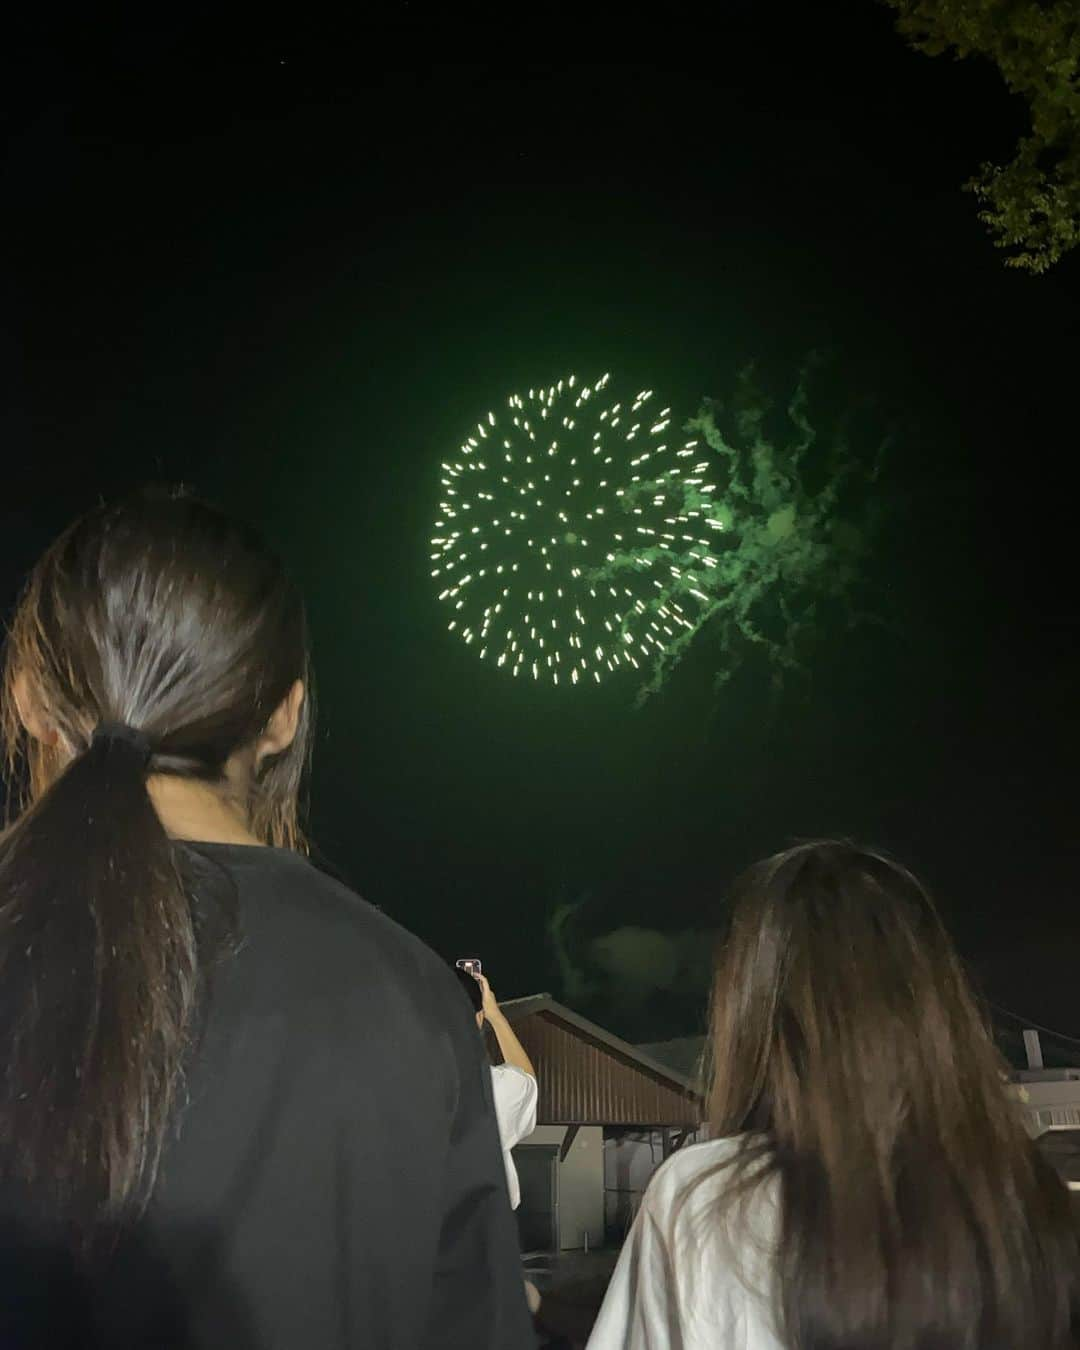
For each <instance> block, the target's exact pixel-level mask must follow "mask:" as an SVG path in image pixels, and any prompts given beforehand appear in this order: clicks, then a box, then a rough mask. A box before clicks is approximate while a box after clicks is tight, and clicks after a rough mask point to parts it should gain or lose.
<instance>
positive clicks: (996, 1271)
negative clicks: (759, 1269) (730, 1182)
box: [709, 842, 1080, 1350]
mask: <svg viewBox="0 0 1080 1350" xmlns="http://www.w3.org/2000/svg"><path fill="white" fill-rule="evenodd" d="M711 1053H712V1059H713V1066H712V1086H711V1093H710V1111H709V1114H710V1123H711V1125H712V1128H713V1132H714V1133H718V1134H724V1135H737V1134H743V1135H745V1136H746V1147H745V1149H744V1150H743V1153H742V1155H741V1166H742V1169H743V1181H742V1184H743V1185H752V1184H754V1179H758V1180H760V1179H762V1178H764V1177H765V1176H769V1175H773V1176H776V1177H777V1179H778V1182H779V1187H780V1196H781V1214H782V1218H781V1240H780V1249H779V1270H778V1286H777V1287H778V1289H779V1290H780V1291H781V1294H780V1298H781V1300H782V1308H781V1314H782V1320H783V1324H784V1326H785V1328H786V1335H787V1340H788V1343H789V1344H790V1345H792V1346H805V1347H811V1346H812V1347H814V1350H842V1348H843V1350H849V1347H860V1348H861V1347H873V1348H874V1350H900V1348H901V1347H905V1348H906V1347H915V1346H931V1345H932V1346H934V1347H935V1350H968V1348H969V1347H970V1348H971V1350H976V1348H978V1350H983V1348H984V1347H985V1350H990V1348H991V1347H994V1350H996V1348H997V1347H1016V1348H1017V1350H1019V1347H1022V1346H1032V1347H1034V1346H1036V1345H1038V1346H1040V1347H1044V1348H1045V1350H1059V1348H1063V1347H1065V1346H1072V1345H1073V1344H1075V1341H1074V1339H1073V1337H1074V1335H1075V1332H1076V1328H1075V1325H1074V1321H1073V1319H1074V1317H1075V1315H1076V1307H1077V1288H1078V1283H1077V1282H1078V1278H1080V1265H1078V1261H1080V1250H1078V1246H1077V1239H1076V1234H1075V1231H1074V1228H1073V1225H1072V1221H1071V1217H1070V1213H1069V1205H1068V1196H1067V1193H1066V1191H1065V1189H1064V1187H1063V1186H1062V1184H1061V1182H1060V1181H1059V1179H1058V1178H1057V1177H1056V1175H1055V1174H1054V1173H1053V1172H1052V1171H1051V1170H1050V1169H1049V1167H1048V1166H1046V1165H1045V1164H1044V1163H1043V1162H1042V1160H1041V1158H1040V1157H1039V1155H1038V1153H1037V1151H1036V1149H1035V1148H1034V1146H1033V1145H1032V1144H1031V1142H1030V1141H1029V1140H1028V1138H1027V1136H1026V1133H1025V1132H1024V1129H1023V1127H1022V1124H1021V1122H1020V1119H1019V1116H1018V1115H1017V1113H1016V1112H1015V1108H1014V1107H1013V1105H1012V1103H1011V1102H1010V1101H1009V1100H1008V1098H1007V1096H1006V1094H1005V1092H1004V1088H1003V1083H1002V1076H1003V1071H1004V1064H1003V1063H1002V1062H1001V1061H1000V1059H999V1057H998V1054H997V1052H996V1050H995V1048H994V1046H993V1043H992V1041H991V1039H990V1036H989V1034H988V1032H987V1029H986V1027H985V1025H984V1023H983V1021H982V1019H981V1017H980V1015H979V1012H978V1009H977V1007H976V1004H975V1001H974V998H973V996H972V994H971V991H970V989H969V987H968V984H967V981H966V979H965V977H964V974H963V971H962V968H961V966H960V963H959V960H958V958H957V956H956V953H955V951H954V949H953V947H952V944H951V943H950V941H949V938H948V936H947V934H946V933H945V930H944V928H943V926H942V924H941V921H940V919H939V917H938V914H937V912H936V909H935V907H934V905H933V903H932V902H931V900H930V898H929V896H928V895H927V893H926V891H925V890H924V889H923V888H922V886H921V885H920V884H919V883H918V882H917V881H916V879H915V878H914V877H913V876H912V875H911V874H910V873H909V872H907V871H906V870H905V869H904V868H902V867H899V866H897V865H896V864H894V863H892V862H890V861H888V860H886V859H885V858H883V857H881V856H879V855H877V854H875V853H871V852H867V851H865V850H861V849H858V848H855V847H853V846H852V845H849V844H845V843H836V842H827V843H816V844H809V845H803V846H800V847H798V848H793V849H791V850H789V851H787V852H785V853H782V854H779V855H777V856H776V857H773V858H770V859H768V860H767V861H766V862H763V863H761V864H759V865H757V866H756V867H754V868H752V869H751V870H750V871H749V872H748V873H746V874H745V875H744V877H743V878H742V879H741V880H740V882H739V883H738V885H737V887H736V893H735V895H734V897H733V906H732V912H731V922H730V931H729V934H728V936H727V940H726V942H725V944H724V945H723V947H722V950H721V954H720V958H719V962H718V967H717V973H716V981H715V986H714V992H713V1005H712V1027H711ZM738 1189H739V1188H738V1187H736V1188H735V1190H736V1191H737V1190H738Z"/></svg>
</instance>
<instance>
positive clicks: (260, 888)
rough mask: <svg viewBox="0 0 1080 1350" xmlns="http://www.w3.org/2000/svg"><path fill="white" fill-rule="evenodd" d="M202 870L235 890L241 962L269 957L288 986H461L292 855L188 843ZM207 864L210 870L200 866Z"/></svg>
mask: <svg viewBox="0 0 1080 1350" xmlns="http://www.w3.org/2000/svg"><path fill="white" fill-rule="evenodd" d="M185 847H186V849H187V850H188V851H189V852H191V853H195V854H197V855H198V864H199V867H200V870H202V871H203V872H204V873H207V871H208V872H210V873H213V872H218V873H219V874H221V875H222V879H223V880H227V882H228V884H229V885H230V886H231V887H232V888H233V890H234V894H235V901H236V920H237V925H236V934H237V940H238V945H239V948H240V952H241V953H242V955H243V957H244V958H245V959H246V960H249V961H254V962H258V963H261V962H263V961H269V962H271V963H272V964H274V965H275V966H276V967H280V968H281V971H282V975H281V978H282V980H284V982H285V983H286V984H288V985H298V986H306V987H310V988H314V989H321V990H322V991H323V992H324V993H327V994H331V993H332V992H333V991H334V989H335V987H337V986H339V985H341V984H342V983H344V984H345V985H346V986H348V987H350V988H355V987H358V986H362V987H366V988H368V989H370V990H372V991H374V989H376V988H379V987H383V988H384V987H385V985H386V984H387V983H388V982H389V983H394V982H396V981H400V980H406V981H407V982H409V983H417V982H419V983H420V984H422V985H423V986H424V987H425V988H427V989H429V990H430V991H431V993H432V995H433V997H434V998H436V1000H437V1001H438V1002H440V1003H441V1002H443V1001H444V1000H445V999H446V998H447V996H448V995H451V994H452V995H454V996H455V997H454V1000H453V1001H452V1006H453V1005H455V1004H456V1001H457V1000H458V999H460V1000H461V1002H462V1003H464V999H463V998H462V997H461V991H460V990H459V989H458V988H457V985H456V981H455V980H454V979H453V977H452V975H451V974H450V972H449V970H448V968H447V966H446V963H445V962H444V961H442V960H441V958H440V957H438V956H437V955H436V954H435V953H434V952H433V951H432V950H431V948H430V947H428V946H427V945H426V944H425V943H423V942H421V940H420V939H419V938H418V937H416V936H415V935H414V934H413V933H410V932H409V931H408V930H407V929H405V928H402V927H401V925H400V924H398V923H396V922H395V921H394V920H393V919H391V918H389V917H388V916H387V915H386V914H384V913H382V912H381V911H380V910H378V909H376V908H375V906H374V905H371V904H369V903H368V902H367V901H366V900H363V899H361V898H360V896H358V895H357V894H356V893H355V892H354V891H352V890H350V889H349V887H348V886H346V885H345V884H344V883H343V882H342V881H339V880H338V879H337V878H335V877H333V876H331V875H329V874H328V873H327V872H326V871H324V870H322V869H321V868H319V867H316V866H315V865H314V864H312V863H311V862H309V861H308V859H307V858H305V857H303V856H302V855H301V854H298V853H291V852H288V851H286V850H283V849H270V848H239V847H232V846H226V845H207V844H198V845H187V846H185ZM204 864H207V865H208V868H207V867H205V866H204Z"/></svg>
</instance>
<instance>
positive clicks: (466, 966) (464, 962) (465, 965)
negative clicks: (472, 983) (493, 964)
mask: <svg viewBox="0 0 1080 1350" xmlns="http://www.w3.org/2000/svg"><path fill="white" fill-rule="evenodd" d="M454 965H455V966H457V968H458V970H463V971H464V972H465V973H466V975H471V976H472V977H473V979H474V980H477V979H479V978H480V976H481V975H482V974H483V973H484V970H483V966H482V965H481V964H480V958H479V957H478V956H463V957H462V958H461V960H460V961H455V962H454Z"/></svg>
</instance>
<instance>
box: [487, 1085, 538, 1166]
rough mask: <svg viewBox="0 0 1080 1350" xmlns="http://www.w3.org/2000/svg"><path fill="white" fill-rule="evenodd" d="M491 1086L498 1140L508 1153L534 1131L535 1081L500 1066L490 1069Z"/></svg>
mask: <svg viewBox="0 0 1080 1350" xmlns="http://www.w3.org/2000/svg"><path fill="white" fill-rule="evenodd" d="M491 1085H492V1089H493V1091H494V1093H495V1117H496V1119H497V1120H498V1122H499V1139H500V1141H501V1142H502V1146H503V1150H504V1152H506V1153H509V1152H510V1150H511V1149H512V1148H516V1147H517V1146H518V1144H520V1143H521V1141H522V1140H523V1139H524V1138H526V1137H527V1136H528V1135H530V1134H532V1132H533V1130H535V1129H536V1098H537V1091H536V1079H535V1078H534V1077H533V1076H532V1074H531V1073H526V1072H525V1070H524V1069H518V1068H515V1067H514V1066H513V1065H512V1064H499V1065H496V1066H495V1067H494V1068H493V1069H492V1070H491Z"/></svg>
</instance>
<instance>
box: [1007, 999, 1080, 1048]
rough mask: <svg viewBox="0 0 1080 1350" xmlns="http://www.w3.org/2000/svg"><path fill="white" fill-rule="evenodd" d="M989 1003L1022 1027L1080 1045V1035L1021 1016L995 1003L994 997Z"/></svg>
mask: <svg viewBox="0 0 1080 1350" xmlns="http://www.w3.org/2000/svg"><path fill="white" fill-rule="evenodd" d="M986 1001H987V1003H988V1004H989V1005H990V1007H991V1008H993V1009H994V1011H995V1012H999V1013H1004V1014H1005V1016H1006V1017H1011V1018H1012V1019H1013V1021H1014V1022H1017V1023H1019V1025H1020V1026H1022V1027H1031V1028H1032V1030H1034V1031H1041V1032H1042V1033H1043V1035H1044V1036H1052V1037H1053V1038H1054V1039H1055V1040H1058V1041H1067V1042H1068V1043H1069V1045H1080V1037H1077V1036H1068V1035H1066V1033H1065V1032H1064V1031H1055V1030H1054V1028H1053V1027H1044V1026H1042V1025H1041V1024H1040V1023H1039V1022H1036V1021H1033V1020H1032V1018H1030V1017H1021V1016H1020V1015H1019V1013H1014V1012H1012V1011H1010V1010H1009V1009H1008V1008H1003V1007H1002V1006H1001V1004H1000V1003H994V1002H993V1000H992V999H987V1000H986Z"/></svg>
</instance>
